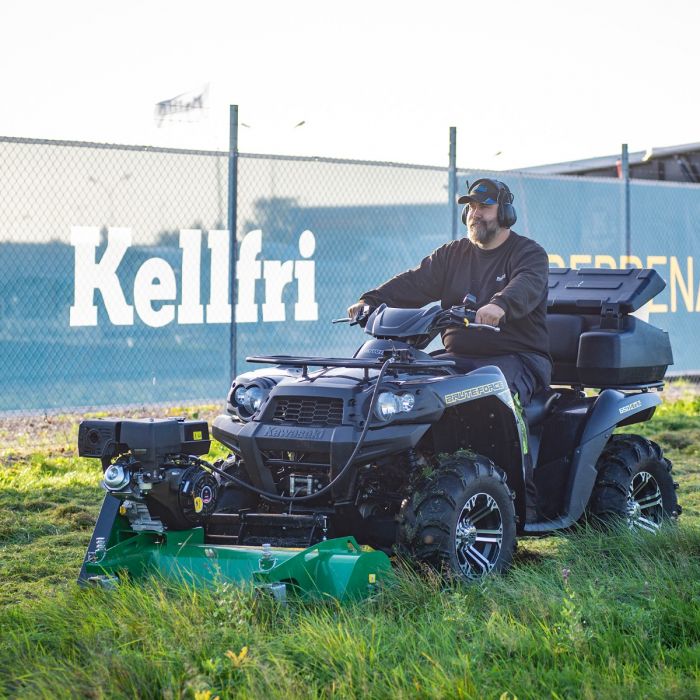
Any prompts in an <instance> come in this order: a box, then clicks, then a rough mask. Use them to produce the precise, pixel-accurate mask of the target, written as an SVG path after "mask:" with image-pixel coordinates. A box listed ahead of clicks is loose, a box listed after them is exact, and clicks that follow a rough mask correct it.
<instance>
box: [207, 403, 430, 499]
mask: <svg viewBox="0 0 700 700" xmlns="http://www.w3.org/2000/svg"><path fill="white" fill-rule="evenodd" d="M429 427H430V426H429V425H428V424H424V423H397V424H389V425H385V426H379V427H377V428H370V429H369V430H368V431H367V434H366V436H365V439H364V442H363V443H362V447H361V449H360V450H359V452H358V454H357V455H356V457H355V462H356V463H358V464H362V463H366V462H369V461H371V460H373V459H377V458H379V457H385V456H387V455H390V454H396V453H399V452H404V451H405V450H408V449H411V448H413V447H415V446H416V445H417V444H418V441H419V440H420V439H421V438H422V437H423V435H424V434H425V433H426V431H427V430H428V428H429ZM361 432H362V431H361V429H358V428H355V427H353V426H351V425H339V426H334V427H329V428H317V427H302V426H287V425H271V424H269V423H259V422H256V421H250V422H248V423H241V422H239V421H236V420H234V419H232V418H231V416H228V415H221V416H218V417H217V418H216V419H215V420H214V423H213V425H212V436H213V437H214V438H215V439H216V440H218V441H219V442H220V443H222V444H223V445H226V447H228V448H229V449H231V450H232V451H233V452H234V453H235V454H236V455H237V456H239V457H240V458H241V459H242V460H243V463H244V464H245V467H246V472H247V474H248V476H249V478H250V480H251V482H252V483H253V485H255V486H257V487H258V488H261V489H264V490H266V491H270V492H275V491H277V486H276V484H275V481H274V479H273V476H272V471H271V469H270V467H269V466H268V465H267V464H266V461H265V453H266V452H270V451H279V450H283V451H287V452H295V453H314V454H320V455H324V456H325V459H326V460H327V464H328V468H329V475H328V476H329V478H331V479H332V478H333V477H334V476H335V475H336V474H337V473H338V472H339V471H340V470H341V469H342V468H343V467H344V466H345V464H346V463H347V460H348V459H349V457H350V455H351V454H352V451H353V450H354V449H355V446H356V445H357V442H358V440H359V439H360V433H361ZM338 486H339V488H338V489H337V490H336V491H335V493H336V495H340V494H339V493H338V492H339V491H342V486H343V484H339V485H338Z"/></svg>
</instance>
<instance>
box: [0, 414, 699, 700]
mask: <svg viewBox="0 0 700 700" xmlns="http://www.w3.org/2000/svg"><path fill="white" fill-rule="evenodd" d="M677 403H678V402H677ZM686 403H687V404H688V405H684V404H680V403H678V405H675V404H672V405H670V406H669V407H665V406H664V407H662V410H660V411H659V415H658V416H657V417H656V418H655V419H654V420H653V421H652V422H651V423H650V424H649V425H647V426H643V427H642V431H644V432H646V434H647V435H649V436H651V437H652V439H656V438H659V436H663V435H665V434H668V435H673V436H676V437H677V438H678V436H679V435H681V436H685V437H684V439H683V440H680V438H678V440H677V442H676V444H675V445H674V446H672V447H671V449H670V450H668V453H669V456H670V457H671V459H673V460H674V464H675V465H677V469H676V470H675V473H676V478H677V479H678V480H679V481H680V482H681V490H680V491H679V498H680V502H681V504H682V505H683V506H684V514H683V517H682V522H681V524H680V526H679V527H676V528H669V529H667V530H666V531H664V532H663V533H662V534H660V535H658V536H653V535H649V534H647V533H641V534H639V533H630V532H628V531H626V530H624V529H622V530H618V531H615V532H612V533H608V534H602V533H600V532H598V531H595V530H589V529H586V528H580V529H578V530H577V531H575V532H573V533H570V534H567V535H565V536H564V535H562V536H558V537H552V538H546V539H542V540H523V541H522V542H521V544H520V546H519V549H518V552H517V555H516V559H515V563H514V566H513V568H512V569H511V571H510V572H509V573H508V574H507V575H505V576H502V577H493V578H489V579H487V580H485V581H483V582H482V583H480V584H476V585H471V586H462V585H456V584H455V585H449V584H445V583H444V582H443V581H441V580H440V579H438V578H437V577H435V576H434V575H431V574H429V573H416V572H413V571H410V570H401V571H400V572H399V576H398V581H397V584H396V585H395V586H394V587H393V588H391V589H389V590H383V591H380V592H379V593H378V594H377V595H376V596H375V597H374V598H372V599H370V600H367V601H364V602H362V603H357V604H347V605H340V604H337V603H334V602H332V601H328V602H325V603H316V604H290V605H286V606H281V605H279V604H276V603H275V602H274V601H272V600H268V599H266V598H263V599H260V598H256V597H255V596H254V595H253V593H252V592H251V591H250V590H247V589H240V588H236V587H233V586H231V585H230V584H227V583H226V582H223V581H222V582H219V583H218V584H217V585H216V586H214V587H212V588H194V587H182V586H180V587H177V586H174V585H170V584H167V583H165V582H163V581H158V580H155V579H154V580H150V581H147V582H145V583H142V584H140V585H129V584H125V585H122V586H121V587H120V588H119V589H117V590H116V591H109V592H108V591H101V590H80V589H78V588H77V587H76V586H75V585H74V583H73V581H74V578H75V576H76V574H77V571H78V569H79V567H80V562H81V560H82V555H83V552H84V547H85V545H86V544H87V541H88V539H89V535H90V532H91V527H92V522H93V521H94V517H95V516H96V513H97V508H98V505H99V501H100V498H101V494H100V492H99V489H98V487H97V482H98V480H99V467H98V466H96V465H95V464H94V463H90V462H88V461H82V460H79V459H77V458H75V457H74V456H73V455H71V454H68V455H65V456H64V455H61V456H56V455H53V456H50V457H46V456H45V454H46V452H48V451H49V450H48V449H47V450H45V451H44V452H43V453H27V454H15V457H13V458H12V459H11V460H7V459H4V467H3V468H0V514H1V515H0V567H1V568H2V575H1V576H0V604H2V607H1V608H0V695H4V696H6V697H32V698H33V697H40V698H42V697H46V698H74V697H89V698H173V699H174V698H181V697H185V698H200V699H201V700H205V699H206V698H209V700H211V698H214V697H216V696H219V697H220V698H221V699H222V700H223V698H229V697H241V698H277V697H286V698H296V697H304V698H307V697H308V698H326V697H327V698H346V697H358V698H359V697H377V698H388V697H391V698H413V697H439V698H484V697H485V698H513V697H518V698H543V697H545V698H571V697H582V698H629V697H635V698H636V697H644V698H669V697H674V698H698V697H700V681H699V680H698V678H699V669H700V476H699V473H698V472H699V469H698V467H699V464H700V455H698V451H697V450H698V445H699V444H700V441H698V437H700V423H699V422H698V418H697V407H696V406H695V405H694V403H693V402H692V401H691V402H686ZM635 428H636V430H634V429H635ZM631 430H632V431H634V432H640V430H639V427H637V426H631ZM659 441H660V442H662V443H663V442H664V440H661V439H660V440H659ZM671 441H672V440H671Z"/></svg>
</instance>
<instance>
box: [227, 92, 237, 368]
mask: <svg viewBox="0 0 700 700" xmlns="http://www.w3.org/2000/svg"><path fill="white" fill-rule="evenodd" d="M237 210H238V105H229V145H228V221H227V227H228V234H229V275H230V279H231V328H230V335H229V340H230V366H231V381H233V379H234V377H235V376H236V374H237V365H236V355H237V351H238V348H237V344H236V335H237V334H236V299H237V298H238V294H237V291H238V290H237V289H236V252H237V247H238V240H237V238H236V220H237V213H238V212H237Z"/></svg>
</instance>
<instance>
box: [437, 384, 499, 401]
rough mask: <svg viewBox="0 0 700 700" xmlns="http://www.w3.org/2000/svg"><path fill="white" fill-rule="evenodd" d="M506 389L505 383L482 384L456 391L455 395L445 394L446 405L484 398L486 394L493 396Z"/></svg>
mask: <svg viewBox="0 0 700 700" xmlns="http://www.w3.org/2000/svg"><path fill="white" fill-rule="evenodd" d="M505 388H506V384H505V382H501V381H498V382H491V383H490V384H482V385H481V386H475V387H472V388H471V389H463V390H462V391H455V392H454V393H453V394H445V403H446V404H447V405H448V406H449V405H450V404H453V403H461V402H462V401H468V400H469V399H473V398H476V397H477V396H483V395H484V394H493V393H496V392H498V391H503V390H504V389H505Z"/></svg>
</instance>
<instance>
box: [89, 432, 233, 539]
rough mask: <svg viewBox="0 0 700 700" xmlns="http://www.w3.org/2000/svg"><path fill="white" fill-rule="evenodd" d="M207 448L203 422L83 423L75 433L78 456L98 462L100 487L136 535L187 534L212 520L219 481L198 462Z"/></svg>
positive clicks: (203, 463)
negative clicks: (116, 500) (101, 474)
mask: <svg viewBox="0 0 700 700" xmlns="http://www.w3.org/2000/svg"><path fill="white" fill-rule="evenodd" d="M210 444H211V440H210V439H209V427H208V425H207V423H206V422H204V421H191V420H178V419H174V418H165V419H150V420H121V419H109V418H106V419H99V420H86V421H83V422H82V423H81V424H80V429H79V432H78V454H79V455H80V456H81V457H98V458H100V459H101V461H102V470H103V472H104V478H103V481H102V485H103V487H104V488H105V490H106V491H107V492H108V493H110V494H111V495H112V496H115V497H116V498H119V499H120V500H121V501H122V504H121V507H120V509H119V510H120V513H121V514H122V515H125V516H126V517H127V518H128V520H129V523H130V525H131V528H132V529H133V530H134V531H135V532H138V531H145V530H150V531H154V530H155V531H159V532H162V531H163V530H164V529H168V530H186V529H189V528H192V527H194V526H196V525H201V524H202V523H204V522H205V521H206V520H207V519H208V518H209V516H211V515H212V513H213V512H214V510H215V509H216V501H217V497H218V493H219V481H218V479H217V478H216V477H215V476H214V474H213V473H212V472H211V470H210V469H208V465H207V463H206V462H204V461H203V460H201V459H198V458H197V457H196V455H205V454H207V453H208V452H209V446H210Z"/></svg>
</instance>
